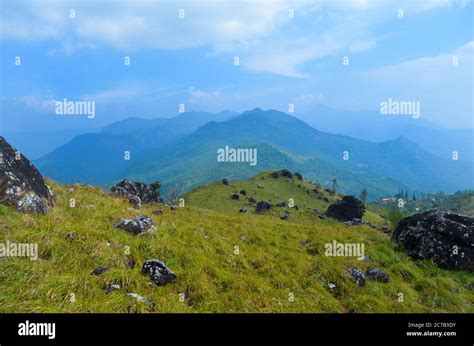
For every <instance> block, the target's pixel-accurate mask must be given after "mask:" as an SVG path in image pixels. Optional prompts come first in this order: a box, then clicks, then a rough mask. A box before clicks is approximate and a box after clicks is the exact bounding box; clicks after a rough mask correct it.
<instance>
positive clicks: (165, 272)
mask: <svg viewBox="0 0 474 346" xmlns="http://www.w3.org/2000/svg"><path fill="white" fill-rule="evenodd" d="M142 274H143V275H149V276H150V279H151V281H153V282H154V283H155V284H156V285H158V286H164V285H167V284H168V283H170V282H173V281H175V280H176V275H175V274H174V273H173V272H171V271H170V270H169V269H168V267H167V266H166V264H165V263H164V262H163V261H160V260H158V259H151V260H147V261H145V263H144V264H143V267H142Z"/></svg>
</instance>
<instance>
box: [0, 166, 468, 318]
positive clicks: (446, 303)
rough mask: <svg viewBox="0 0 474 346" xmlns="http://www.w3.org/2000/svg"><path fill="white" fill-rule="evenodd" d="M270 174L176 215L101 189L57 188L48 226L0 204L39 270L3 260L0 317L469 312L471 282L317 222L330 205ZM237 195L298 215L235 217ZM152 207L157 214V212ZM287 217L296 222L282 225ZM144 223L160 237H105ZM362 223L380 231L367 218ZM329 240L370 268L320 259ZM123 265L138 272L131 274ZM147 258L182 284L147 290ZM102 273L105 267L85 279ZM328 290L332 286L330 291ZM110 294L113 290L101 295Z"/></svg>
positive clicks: (374, 238) (385, 240) (201, 191)
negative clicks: (356, 276) (150, 222)
mask: <svg viewBox="0 0 474 346" xmlns="http://www.w3.org/2000/svg"><path fill="white" fill-rule="evenodd" d="M270 173H271V172H264V173H261V174H259V175H257V176H255V177H254V178H252V179H250V180H249V181H230V183H229V185H223V184H222V183H221V182H217V183H214V184H211V185H208V186H203V187H200V188H198V189H196V190H194V191H192V192H190V193H188V194H186V195H185V196H183V199H184V207H181V208H179V209H178V210H170V209H169V208H168V207H165V206H163V205H147V206H144V207H142V208H141V209H140V210H138V209H134V208H132V207H131V205H129V204H128V202H126V201H124V200H122V199H119V198H114V197H111V196H109V195H108V194H107V193H105V192H103V191H102V190H100V189H98V188H94V187H88V186H79V185H69V186H63V185H58V184H55V183H52V182H49V183H50V184H51V186H52V189H53V191H54V193H55V198H56V206H55V208H54V210H52V211H51V212H50V213H49V214H47V215H28V214H20V213H17V212H15V211H14V210H12V209H11V208H8V207H6V206H4V205H0V240H1V242H5V241H6V240H9V241H10V242H13V241H15V242H27V243H32V242H33V243H35V242H36V243H38V245H39V259H38V260H37V261H30V260H29V259H26V258H15V257H8V258H6V259H0V312H474V307H473V305H472V302H473V301H474V293H473V288H474V278H473V276H472V274H470V273H468V272H462V271H457V272H454V271H453V272H451V271H447V270H443V269H439V268H437V267H436V266H435V265H434V264H433V263H431V262H430V261H413V260H412V259H411V258H410V257H408V256H406V255H405V254H404V253H403V252H402V251H400V249H399V248H398V246H397V245H396V244H394V243H393V242H392V241H391V240H390V238H389V235H387V234H385V233H382V232H380V231H377V230H375V229H373V228H370V227H368V226H346V225H344V224H342V223H340V222H337V221H335V220H332V219H320V218H319V217H317V216H313V215H311V211H310V209H317V210H319V211H325V209H326V208H327V206H328V205H329V203H330V202H332V201H334V200H335V199H336V196H331V195H330V194H329V193H327V192H325V191H322V190H320V189H317V190H316V191H314V189H315V186H314V185H312V184H310V183H308V182H306V181H301V180H298V179H296V178H293V179H288V178H285V177H279V178H277V179H274V178H272V177H271V176H270ZM242 189H245V190H246V193H247V196H249V197H250V196H253V197H254V198H255V199H256V200H257V201H259V200H263V199H266V200H271V201H272V202H273V203H276V202H279V201H284V200H288V199H289V198H293V199H294V201H295V204H296V205H297V206H298V210H295V208H285V207H274V208H272V209H271V210H270V211H268V212H265V213H262V214H256V213H255V212H254V211H253V208H252V207H251V206H247V207H248V212H247V213H239V212H238V210H239V209H240V208H241V207H242V205H243V199H242V198H240V197H239V198H240V200H238V201H237V200H232V199H231V198H230V195H231V194H233V193H234V192H240V190H242ZM316 192H319V193H320V195H318V196H319V197H320V198H322V199H318V198H317V197H316V195H317V193H316ZM70 198H75V199H76V206H75V207H74V208H71V207H69V199H70ZM324 198H327V199H328V200H329V201H325V200H324ZM179 202H180V201H176V203H179ZM181 202H182V201H181ZM157 208H160V209H162V211H163V214H162V215H156V214H154V213H153V211H155V210H156V209H157ZM286 209H288V210H289V212H290V215H291V218H290V220H281V219H280V216H281V215H283V213H284V211H285V210H286ZM139 215H148V216H150V217H152V218H153V219H154V221H155V223H156V225H157V231H155V232H152V233H145V234H142V235H139V236H133V235H131V234H128V233H126V232H124V231H122V230H119V229H116V228H114V227H113V226H112V225H113V224H114V223H115V222H116V221H118V220H120V219H122V218H130V217H135V216H139ZM366 219H367V220H368V221H371V222H373V223H378V224H384V223H385V221H384V219H383V218H381V217H380V216H378V215H376V214H374V213H371V212H368V213H367V214H366ZM334 240H336V241H338V242H341V243H344V242H353V243H363V244H365V256H368V257H369V258H370V259H371V262H370V263H369V262H366V261H360V260H359V259H357V258H355V257H328V256H325V253H324V249H325V247H324V246H325V244H326V243H331V242H333V241H334ZM127 247H129V249H130V255H126V250H127ZM127 258H128V259H129V260H130V258H133V259H134V260H135V261H136V266H135V268H133V269H126V267H125V265H124V262H125V260H126V259H127ZM152 258H158V259H161V260H163V261H164V262H165V263H166V264H167V265H168V267H169V268H170V269H171V270H172V271H174V273H175V274H176V276H177V280H176V281H175V282H174V283H171V284H168V285H167V286H163V287H158V286H156V285H154V284H152V283H150V279H149V278H148V277H146V276H143V275H142V274H141V273H140V269H141V266H142V264H143V262H144V261H145V260H147V259H152ZM103 265H108V266H111V267H112V268H111V269H110V270H109V271H107V272H105V273H103V274H102V275H97V276H96V275H91V272H92V270H94V268H96V267H98V266H103ZM349 267H357V268H359V269H361V270H363V271H364V270H365V269H366V268H368V267H374V268H379V269H383V270H384V271H385V272H386V273H387V274H388V275H389V278H390V281H389V282H388V283H386V284H384V283H380V282H375V281H369V280H368V281H367V283H366V285H365V286H364V287H359V286H357V285H356V283H355V282H354V280H353V278H352V277H350V276H349V275H348V274H347V269H348V268H349ZM330 282H331V283H334V284H335V285H336V287H335V288H332V289H331V288H329V287H328V284H329V283H330ZM112 283H115V284H119V285H120V289H118V290H115V291H112V292H110V293H105V292H104V287H105V286H107V285H108V284H112ZM127 293H136V294H139V295H141V296H143V297H145V298H147V299H149V302H148V303H147V302H140V301H138V300H136V299H134V298H132V297H130V296H128V295H127ZM183 293H184V294H183ZM71 294H73V295H74V296H72V295H71ZM400 294H403V301H399V297H400ZM71 297H74V298H75V299H71ZM71 300H73V301H71Z"/></svg>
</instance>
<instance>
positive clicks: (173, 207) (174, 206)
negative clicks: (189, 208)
mask: <svg viewBox="0 0 474 346" xmlns="http://www.w3.org/2000/svg"><path fill="white" fill-rule="evenodd" d="M178 209H179V207H178V206H177V205H172V206H170V210H178Z"/></svg>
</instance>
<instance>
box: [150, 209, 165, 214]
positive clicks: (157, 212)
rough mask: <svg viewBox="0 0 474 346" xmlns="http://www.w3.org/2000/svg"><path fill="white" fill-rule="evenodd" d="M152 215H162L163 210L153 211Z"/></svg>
mask: <svg viewBox="0 0 474 346" xmlns="http://www.w3.org/2000/svg"><path fill="white" fill-rule="evenodd" d="M152 213H153V214H155V215H163V210H161V209H155V210H153V211H152Z"/></svg>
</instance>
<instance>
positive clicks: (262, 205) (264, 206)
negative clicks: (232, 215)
mask: <svg viewBox="0 0 474 346" xmlns="http://www.w3.org/2000/svg"><path fill="white" fill-rule="evenodd" d="M271 207H272V205H271V204H270V203H268V202H267V201H260V202H258V203H257V206H256V207H255V212H257V213H262V212H264V211H267V210H269V209H270V208H271Z"/></svg>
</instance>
